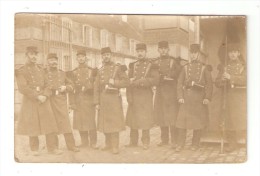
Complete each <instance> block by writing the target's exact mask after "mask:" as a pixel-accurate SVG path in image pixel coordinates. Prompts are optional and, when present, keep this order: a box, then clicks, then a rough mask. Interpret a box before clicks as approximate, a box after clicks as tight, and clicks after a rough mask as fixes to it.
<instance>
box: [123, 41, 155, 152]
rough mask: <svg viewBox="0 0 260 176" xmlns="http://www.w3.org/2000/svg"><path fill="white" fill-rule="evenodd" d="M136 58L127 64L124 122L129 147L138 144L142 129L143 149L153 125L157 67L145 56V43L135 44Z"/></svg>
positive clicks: (145, 146) (147, 145)
mask: <svg viewBox="0 0 260 176" xmlns="http://www.w3.org/2000/svg"><path fill="white" fill-rule="evenodd" d="M136 51H137V56H138V60H137V61H136V62H133V63H130V64H129V73H128V74H129V75H128V76H129V78H130V81H131V85H130V86H129V87H128V88H127V101H128V109H127V115H126V124H127V125H128V126H129V127H130V143H129V145H128V146H129V147H134V146H137V145H138V130H142V143H143V149H145V150H147V149H148V148H149V144H150V129H151V128H152V127H154V126H155V121H154V116H153V98H154V96H153V90H152V88H153V87H154V86H156V85H158V83H159V72H158V67H156V65H155V64H153V63H152V62H151V60H149V59H148V58H146V52H147V51H146V45H145V44H143V43H140V44H137V45H136Z"/></svg>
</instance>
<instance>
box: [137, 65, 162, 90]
mask: <svg viewBox="0 0 260 176" xmlns="http://www.w3.org/2000/svg"><path fill="white" fill-rule="evenodd" d="M159 81H160V74H159V70H158V67H157V66H156V65H154V64H153V65H152V66H151V68H150V73H149V74H148V75H147V77H146V78H141V79H139V80H136V81H135V82H134V83H135V84H136V85H139V86H141V87H152V86H157V85H158V84H159Z"/></svg>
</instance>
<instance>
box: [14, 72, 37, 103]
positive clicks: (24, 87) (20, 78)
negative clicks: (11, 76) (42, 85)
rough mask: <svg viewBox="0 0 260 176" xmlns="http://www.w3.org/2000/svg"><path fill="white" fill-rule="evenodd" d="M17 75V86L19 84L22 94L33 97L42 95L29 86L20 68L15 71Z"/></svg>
mask: <svg viewBox="0 0 260 176" xmlns="http://www.w3.org/2000/svg"><path fill="white" fill-rule="evenodd" d="M15 75H16V78H17V86H18V90H19V92H20V93H21V94H23V95H24V96H27V97H29V98H31V99H37V97H38V95H40V93H39V92H37V91H36V90H34V89H32V88H30V87H29V85H28V84H27V80H26V78H25V77H24V74H23V73H22V71H20V70H18V71H15Z"/></svg>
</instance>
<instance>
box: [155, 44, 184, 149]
mask: <svg viewBox="0 0 260 176" xmlns="http://www.w3.org/2000/svg"><path fill="white" fill-rule="evenodd" d="M158 52H159V53H160V57H159V58H157V59H155V60H154V63H155V64H157V65H158V67H159V73H160V82H159V85H157V86H156V94H155V102H154V114H155V121H156V124H157V125H158V126H160V128H161V142H160V143H159V144H158V146H163V145H166V144H168V142H169V131H170V134H171V145H172V147H173V148H174V147H175V146H176V140H177V131H178V130H177V129H176V128H175V121H176V118H177V114H178V109H179V104H178V101H177V80H178V76H179V73H180V70H181V65H180V61H179V60H178V59H176V58H173V57H172V56H169V44H168V42H167V41H161V42H159V43H158Z"/></svg>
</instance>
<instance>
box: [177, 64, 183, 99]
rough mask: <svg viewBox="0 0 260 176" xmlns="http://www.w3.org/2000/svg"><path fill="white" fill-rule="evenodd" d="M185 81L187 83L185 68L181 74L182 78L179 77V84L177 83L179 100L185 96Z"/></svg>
mask: <svg viewBox="0 0 260 176" xmlns="http://www.w3.org/2000/svg"><path fill="white" fill-rule="evenodd" d="M184 81H185V70H184V67H183V68H182V70H181V72H180V76H179V77H178V82H177V99H178V100H179V99H184V96H183V86H184Z"/></svg>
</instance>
